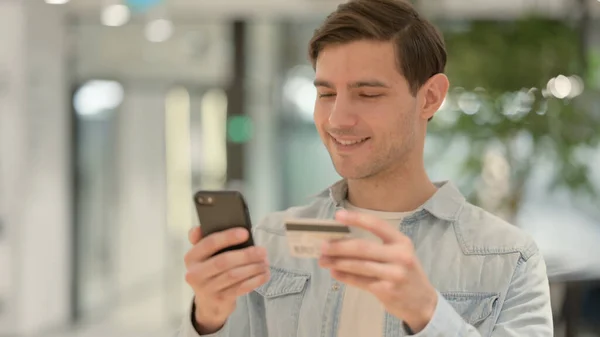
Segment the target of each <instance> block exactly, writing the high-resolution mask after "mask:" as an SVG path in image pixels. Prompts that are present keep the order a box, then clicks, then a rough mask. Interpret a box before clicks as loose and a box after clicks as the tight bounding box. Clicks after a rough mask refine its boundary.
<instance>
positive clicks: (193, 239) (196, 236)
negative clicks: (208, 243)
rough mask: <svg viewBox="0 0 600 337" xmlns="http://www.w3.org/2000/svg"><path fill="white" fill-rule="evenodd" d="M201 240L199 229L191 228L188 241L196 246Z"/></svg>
mask: <svg viewBox="0 0 600 337" xmlns="http://www.w3.org/2000/svg"><path fill="white" fill-rule="evenodd" d="M201 238H202V234H201V233H200V227H193V228H192V229H190V231H189V232H188V240H189V241H190V243H191V244H192V245H195V244H197V243H198V242H199V241H200V239H201Z"/></svg>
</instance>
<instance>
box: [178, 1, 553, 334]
mask: <svg viewBox="0 0 600 337" xmlns="http://www.w3.org/2000/svg"><path fill="white" fill-rule="evenodd" d="M310 57H311V60H312V62H313V64H314V67H315V70H316V79H315V85H316V87H317V90H318V98H317V101H316V104H315V112H314V119H315V124H316V127H317V129H318V131H319V134H320V136H321V138H322V140H323V143H324V144H325V146H326V147H327V150H328V151H329V153H330V155H331V159H332V161H333V164H334V166H335V168H336V170H337V172H338V173H339V174H340V175H341V176H342V177H343V178H344V180H342V181H340V182H338V183H337V184H335V185H333V186H332V187H331V188H329V189H328V190H327V191H325V192H323V193H322V194H321V195H320V196H319V197H317V198H316V199H315V200H314V202H312V203H311V204H310V205H307V206H303V207H297V208H291V209H288V210H287V211H284V212H280V213H275V214H272V215H270V216H268V217H267V218H266V219H265V220H264V221H263V222H262V223H261V224H260V225H259V226H257V227H256V228H254V230H253V235H254V240H255V242H256V243H257V246H256V247H252V248H248V249H244V250H240V251H232V252H227V253H223V254H220V255H217V256H215V257H211V256H212V255H213V253H215V252H217V251H219V250H220V249H222V248H224V247H227V246H231V245H234V244H237V243H241V242H243V241H245V240H246V239H247V237H248V233H247V232H244V230H241V229H236V230H230V231H227V232H222V233H219V234H214V235H211V236H208V237H206V238H202V237H201V233H200V231H199V230H198V229H195V230H192V231H191V232H190V241H191V242H192V244H194V246H193V248H191V249H190V251H189V252H188V254H187V255H186V257H185V262H186V265H187V269H188V273H187V275H186V281H187V282H188V283H189V285H190V286H191V287H192V288H193V290H194V293H195V299H194V305H193V307H192V311H191V314H190V315H188V316H187V317H185V320H184V322H183V325H182V327H181V329H180V331H179V336H181V337H192V336H223V337H238V336H239V337H243V336H253V337H267V336H268V337H282V336H298V337H315V336H326V337H334V336H339V337H353V336H369V337H371V336H407V335H414V336H427V337H438V336H440V337H441V336H473V337H475V336H497V337H500V336H507V337H508V336H515V337H517V336H519V337H520V336H548V337H550V336H552V335H553V328H552V317H551V309H550V296H549V287H548V280H547V276H546V269H545V265H544V262H543V259H542V256H541V255H540V252H539V251H538V249H537V247H536V245H535V244H534V242H533V241H532V240H531V239H530V238H529V237H528V236H526V235H525V234H523V233H522V232H521V231H520V230H519V229H517V228H516V227H514V226H511V225H509V224H507V223H505V222H503V221H502V220H500V219H499V218H496V217H494V216H492V215H490V214H488V213H486V212H485V211H483V210H481V209H480V208H477V207H475V206H473V205H470V204H469V203H467V202H466V201H465V198H464V197H463V196H462V195H461V194H460V192H459V191H458V190H457V189H456V188H455V187H454V186H453V185H452V183H450V182H441V183H432V182H431V181H430V180H429V178H428V176H427V174H426V171H425V168H424V164H423V149H424V143H425V134H426V130H427V122H428V120H430V119H431V118H432V116H433V115H434V113H435V112H436V111H437V110H438V109H439V107H440V105H441V104H442V101H443V100H444V97H445V96H446V92H447V90H448V86H449V83H448V79H447V78H446V76H445V75H444V67H445V63H446V52H445V47H444V43H443V40H442V38H441V37H440V35H439V33H438V32H437V30H436V29H435V28H434V27H433V26H432V25H431V24H430V23H429V22H427V21H426V20H425V19H423V18H422V17H421V16H420V15H419V14H418V13H417V12H416V11H415V10H414V9H413V8H412V7H411V5H409V4H408V3H406V2H403V1H400V0H354V1H350V2H348V3H346V4H343V5H340V6H339V7H338V9H337V10H336V11H335V12H334V13H332V14H331V15H330V16H329V17H328V18H327V19H326V21H325V23H324V24H323V26H322V27H321V28H319V29H318V30H317V31H316V32H315V35H314V37H313V39H312V41H311V43H310ZM288 217H294V218H320V219H331V218H335V219H336V220H338V221H339V222H342V223H344V224H347V225H348V226H350V227H351V228H352V231H353V233H354V238H352V239H349V240H344V241H338V242H332V243H329V244H325V245H324V246H323V247H322V252H321V253H322V254H321V257H320V258H319V259H302V258H294V257H291V256H290V254H289V249H288V245H287V241H286V236H285V231H284V223H283V220H284V218H288Z"/></svg>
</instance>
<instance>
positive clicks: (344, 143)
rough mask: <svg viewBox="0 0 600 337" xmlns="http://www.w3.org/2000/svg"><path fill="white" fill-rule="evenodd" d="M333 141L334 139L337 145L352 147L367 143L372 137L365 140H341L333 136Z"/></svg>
mask: <svg viewBox="0 0 600 337" xmlns="http://www.w3.org/2000/svg"><path fill="white" fill-rule="evenodd" d="M330 136H331V135H330ZM331 139H333V141H334V142H335V143H337V144H338V145H342V146H352V145H359V144H362V143H364V142H366V141H367V140H369V139H371V137H365V138H361V139H356V140H341V139H337V138H335V137H334V136H331Z"/></svg>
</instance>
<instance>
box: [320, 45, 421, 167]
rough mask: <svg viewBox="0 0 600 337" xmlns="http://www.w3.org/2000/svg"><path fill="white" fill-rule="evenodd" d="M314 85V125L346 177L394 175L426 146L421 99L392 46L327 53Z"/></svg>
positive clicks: (328, 49) (338, 47) (329, 49)
mask: <svg viewBox="0 0 600 337" xmlns="http://www.w3.org/2000/svg"><path fill="white" fill-rule="evenodd" d="M315 85H316V87H317V101H316V103H315V112H314V119H315V124H316V127H317V129H318V131H319V134H320V136H321V139H322V141H323V143H324V144H325V146H326V147H327V150H328V151H329V154H330V156H331V159H332V161H333V164H334V166H335V168H336V170H337V172H338V174H340V175H341V176H342V177H344V178H347V179H362V178H369V177H372V176H376V175H378V174H379V173H381V172H389V171H391V170H393V169H395V168H396V167H398V166H400V165H402V164H403V162H405V161H406V160H407V159H408V157H409V154H411V153H412V152H413V151H415V148H416V146H418V145H419V144H421V143H422V142H420V141H419V139H418V137H424V135H422V133H421V132H419V131H418V130H419V128H420V123H421V122H422V121H421V120H420V118H419V111H418V109H417V106H418V104H417V99H416V98H415V97H413V95H412V94H411V92H410V89H409V85H408V83H407V81H406V79H405V78H404V76H402V75H401V74H400V73H399V71H398V68H397V66H396V54H395V51H394V46H393V45H392V43H390V42H376V41H358V42H352V43H348V44H341V45H332V46H327V47H325V48H324V49H323V50H322V51H321V52H320V54H319V57H318V59H317V63H316V79H315ZM421 150H422V149H421Z"/></svg>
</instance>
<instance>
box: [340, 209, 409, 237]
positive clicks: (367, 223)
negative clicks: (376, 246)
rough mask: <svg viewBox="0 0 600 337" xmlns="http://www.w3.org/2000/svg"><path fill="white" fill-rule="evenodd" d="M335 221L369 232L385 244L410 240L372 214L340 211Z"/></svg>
mask: <svg viewBox="0 0 600 337" xmlns="http://www.w3.org/2000/svg"><path fill="white" fill-rule="evenodd" d="M335 219H336V220H337V221H339V222H341V223H343V224H345V225H348V226H354V227H359V228H362V229H364V230H367V231H369V232H371V233H373V234H375V235H376V236H377V237H379V238H381V240H383V243H395V242H400V241H402V240H404V239H408V238H407V237H406V236H405V235H404V234H402V233H401V232H400V231H399V230H398V229H396V228H394V227H392V225H390V224H389V223H388V222H387V221H385V220H383V219H380V218H378V217H376V216H374V215H371V214H365V213H359V212H349V211H346V210H340V211H338V212H337V213H336V214H335Z"/></svg>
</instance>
